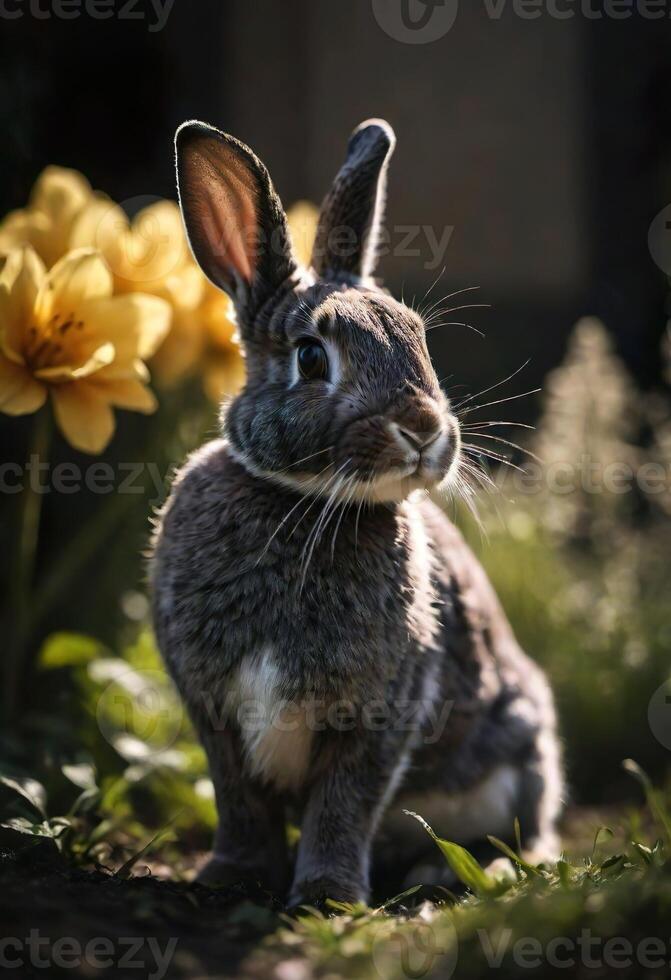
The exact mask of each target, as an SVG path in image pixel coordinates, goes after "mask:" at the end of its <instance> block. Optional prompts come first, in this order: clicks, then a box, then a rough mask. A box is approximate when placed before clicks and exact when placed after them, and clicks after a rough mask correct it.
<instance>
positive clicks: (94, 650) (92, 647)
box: [38, 633, 103, 670]
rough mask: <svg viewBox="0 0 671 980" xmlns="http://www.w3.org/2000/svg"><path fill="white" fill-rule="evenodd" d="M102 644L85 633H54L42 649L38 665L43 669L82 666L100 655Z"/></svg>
mask: <svg viewBox="0 0 671 980" xmlns="http://www.w3.org/2000/svg"><path fill="white" fill-rule="evenodd" d="M102 649H103V647H102V645H101V644H100V643H99V642H98V640H95V639H93V637H90V636H84V634H83V633H53V634H52V635H51V636H50V637H48V638H47V639H46V640H45V642H44V644H43V646H42V649H41V650H40V655H39V659H38V666H39V667H41V668H42V669H43V670H55V669H56V668H58V667H81V666H82V665H83V664H88V663H90V662H91V661H92V660H95V659H96V657H99V656H100V653H101V650H102Z"/></svg>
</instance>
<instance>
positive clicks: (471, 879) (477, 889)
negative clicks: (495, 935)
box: [403, 810, 508, 895]
mask: <svg viewBox="0 0 671 980" xmlns="http://www.w3.org/2000/svg"><path fill="white" fill-rule="evenodd" d="M403 812H404V813H405V814H407V816H409V817H414V818H415V820H418V821H419V823H421V825H422V826H423V827H424V829H425V830H426V832H427V834H429V836H430V837H432V838H433V840H434V841H435V842H436V844H437V845H438V847H439V848H440V850H441V852H442V854H443V856H444V858H445V860H446V861H447V863H448V864H449V866H450V868H451V869H452V871H453V872H454V873H455V875H456V876H457V878H458V879H459V881H461V882H463V884H464V885H466V887H467V888H470V890H471V891H472V892H473V893H474V894H475V895H497V894H500V892H501V891H502V884H503V883H501V882H498V881H496V880H495V879H494V878H491V877H490V876H489V875H488V874H487V873H486V871H484V870H483V868H481V867H480V865H479V864H478V862H477V861H476V860H475V858H474V857H473V855H472V854H470V853H469V851H467V850H466V848H465V847H461V846H460V845H459V844H454V843H452V841H447V840H443V839H442V838H440V837H438V836H437V835H436V834H435V833H434V831H433V829H432V828H431V827H430V826H429V825H428V823H427V822H426V820H425V819H424V818H423V817H420V815H419V814H418V813H414V812H413V811H412V810H404V811H403ZM507 887H508V885H507V883H506V888H507Z"/></svg>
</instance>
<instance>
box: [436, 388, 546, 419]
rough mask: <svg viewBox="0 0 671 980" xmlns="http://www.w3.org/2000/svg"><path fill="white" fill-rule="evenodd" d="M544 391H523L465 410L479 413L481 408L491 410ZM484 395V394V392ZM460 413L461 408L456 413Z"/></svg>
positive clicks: (540, 389) (535, 389)
mask: <svg viewBox="0 0 671 980" xmlns="http://www.w3.org/2000/svg"><path fill="white" fill-rule="evenodd" d="M542 390H543V389H542V388H532V389H531V391H523V392H522V393H521V394H519V395H510V396H509V397H508V398H498V399H497V400H496V401H495V402H485V403H484V404H483V405H473V406H471V408H467V409H466V410H465V412H466V413H467V412H477V411H479V410H480V409H481V408H491V407H492V405H503V403H504V402H514V401H516V400H517V399H518V398H526V397H527V396H528V395H537V394H538V392H539V391H542ZM483 394H484V392H483ZM460 412H461V408H457V409H455V413H456V414H457V415H459V413H460Z"/></svg>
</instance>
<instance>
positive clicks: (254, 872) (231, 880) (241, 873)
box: [196, 854, 275, 890]
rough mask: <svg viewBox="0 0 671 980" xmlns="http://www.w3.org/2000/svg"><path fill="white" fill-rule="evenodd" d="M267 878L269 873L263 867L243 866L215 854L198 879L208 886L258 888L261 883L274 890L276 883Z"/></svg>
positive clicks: (201, 870)
mask: <svg viewBox="0 0 671 980" xmlns="http://www.w3.org/2000/svg"><path fill="white" fill-rule="evenodd" d="M267 878H268V875H267V874H266V872H265V871H264V869H263V868H252V867H248V866H243V865H241V864H236V863H234V862H231V861H229V860H227V859H226V858H222V857H218V856H217V855H216V854H213V855H212V857H211V858H210V859H209V861H207V863H206V864H204V865H203V867H202V868H201V869H200V871H199V872H198V874H197V876H196V881H197V882H198V884H199V885H207V887H208V888H230V887H232V886H233V885H243V886H247V887H250V888H252V889H256V888H258V887H259V885H260V886H261V887H269V888H271V890H273V886H274V885H275V883H274V882H270V881H267V880H266V879H267Z"/></svg>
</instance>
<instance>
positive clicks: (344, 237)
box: [312, 119, 396, 279]
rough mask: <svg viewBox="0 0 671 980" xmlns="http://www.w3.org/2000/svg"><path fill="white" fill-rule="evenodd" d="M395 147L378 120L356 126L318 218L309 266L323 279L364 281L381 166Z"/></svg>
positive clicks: (371, 258)
mask: <svg viewBox="0 0 671 980" xmlns="http://www.w3.org/2000/svg"><path fill="white" fill-rule="evenodd" d="M395 145H396V137H395V136H394V131H393V129H392V128H391V126H390V125H389V123H387V122H385V121H384V119H369V120H367V121H366V122H363V123H361V125H360V126H358V127H357V128H356V129H355V130H354V132H353V133H352V135H351V136H350V139H349V143H348V145H347V158H346V160H345V162H344V164H343V165H342V167H341V168H340V171H339V172H338V174H337V176H336V178H335V180H334V182H333V186H332V188H331V190H330V191H329V193H328V194H327V195H326V198H325V200H324V203H323V204H322V208H321V213H320V216H319V226H318V228H317V237H316V239H315V246H314V250H313V254H312V265H313V267H314V269H315V271H316V272H317V274H318V275H320V276H322V277H324V278H329V277H334V278H336V279H337V278H343V279H348V278H353V279H359V278H361V279H365V278H366V277H367V276H370V275H371V274H372V273H373V271H374V268H375V261H376V258H377V254H376V253H377V242H378V235H379V231H380V226H381V224H382V220H383V212H384V200H385V194H386V186H387V163H388V161H389V158H390V157H391V155H392V153H393V152H394V146H395Z"/></svg>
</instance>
